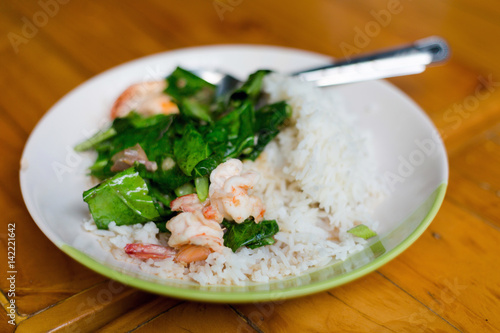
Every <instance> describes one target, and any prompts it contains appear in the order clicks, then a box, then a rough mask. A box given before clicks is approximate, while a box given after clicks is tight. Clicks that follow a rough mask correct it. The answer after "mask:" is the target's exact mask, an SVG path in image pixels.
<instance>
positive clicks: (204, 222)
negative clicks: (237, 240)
mask: <svg viewBox="0 0 500 333" xmlns="http://www.w3.org/2000/svg"><path fill="white" fill-rule="evenodd" d="M166 227H167V229H168V230H170V232H171V233H172V235H171V236H170V238H169V240H168V245H169V246H171V247H174V248H180V247H182V246H184V245H199V246H204V247H207V248H209V249H211V250H213V251H216V252H221V251H222V249H223V245H222V244H223V243H224V241H223V240H222V236H223V235H224V233H223V231H222V229H221V226H220V224H219V223H217V222H215V221H214V220H209V219H206V218H205V217H204V216H203V214H202V213H201V211H194V212H183V213H180V214H179V215H177V216H175V217H173V218H172V219H171V220H170V221H168V222H167V225H166Z"/></svg>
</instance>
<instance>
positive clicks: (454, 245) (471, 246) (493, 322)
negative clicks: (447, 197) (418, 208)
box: [380, 201, 500, 332]
mask: <svg viewBox="0 0 500 333" xmlns="http://www.w3.org/2000/svg"><path fill="white" fill-rule="evenodd" d="M499 251H500V231H499V230H498V229H494V228H492V227H491V226H490V225H489V224H487V223H484V222H483V221H482V220H480V219H478V218H477V217H474V216H472V215H471V214H470V213H469V212H467V211H466V210H464V209H463V208H461V207H459V206H457V205H456V204H454V203H450V202H449V201H445V203H444V204H443V207H442V208H441V211H440V213H439V214H438V216H437V218H436V220H435V221H434V222H433V223H432V224H431V226H430V227H429V229H428V230H427V231H426V232H425V233H424V234H423V235H422V237H421V238H420V239H419V240H418V241H417V242H416V243H415V244H414V245H412V246H411V247H410V248H409V249H408V250H407V251H406V252H404V253H403V254H402V255H401V256H399V257H397V258H396V259H395V260H393V261H392V262H391V263H390V264H389V265H386V266H384V267H382V268H381V269H380V272H381V273H382V274H383V275H384V276H386V277H387V278H388V279H390V280H391V281H393V282H394V283H395V284H397V285H398V286H400V287H401V288H403V289H404V290H405V291H407V292H408V293H409V294H410V295H412V297H414V298H415V299H417V300H418V301H419V302H422V303H423V304H425V305H426V306H427V307H428V308H429V309H431V310H432V311H433V312H434V313H436V314H438V315H439V316H441V317H443V318H444V319H445V320H447V321H448V322H449V323H450V324H451V325H453V326H454V327H456V328H458V329H459V330H460V331H463V332H497V331H499V328H500V318H499V317H498V315H497V314H498V311H499V309H500V298H499V296H498V295H500V271H498V269H497V267H498V253H499ZM398 302H399V301H398ZM425 315H426V312H420V311H419V312H417V313H416V314H415V315H414V316H413V317H412V324H414V325H416V326H417V327H418V328H419V329H421V330H422V331H426V330H427V329H428V328H429V327H433V326H434V324H435V322H436V321H435V320H429V319H428V318H425Z"/></svg>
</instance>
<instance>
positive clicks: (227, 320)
mask: <svg viewBox="0 0 500 333" xmlns="http://www.w3.org/2000/svg"><path fill="white" fill-rule="evenodd" d="M165 330H167V331H168V332H173V333H175V332H211V331H216V332H231V333H233V332H255V330H254V329H253V328H252V327H251V326H250V325H249V324H248V323H247V322H245V320H243V319H242V318H241V317H240V316H238V314H237V313H236V312H234V311H233V310H232V309H231V308H230V307H229V306H228V305H218V304H203V303H192V302H186V303H182V304H180V305H178V306H176V307H172V308H171V309H170V310H168V311H167V312H165V313H163V314H161V315H159V316H158V317H155V318H153V319H151V320H150V321H148V322H145V323H144V324H143V325H142V326H139V327H138V328H137V329H135V330H133V332H137V333H138V332H160V331H165Z"/></svg>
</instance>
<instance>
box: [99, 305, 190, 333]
mask: <svg viewBox="0 0 500 333" xmlns="http://www.w3.org/2000/svg"><path fill="white" fill-rule="evenodd" d="M182 302H183V301H180V300H176V299H173V298H166V297H161V296H158V297H156V298H154V299H153V300H152V301H150V302H148V303H145V304H143V305H142V306H140V307H136V308H135V309H133V310H131V311H129V312H127V314H126V316H120V317H117V318H116V319H115V320H113V321H111V322H110V323H108V324H106V325H105V326H103V327H101V328H100V329H99V330H97V331H96V332H100V333H105V332H109V333H114V332H129V331H133V330H134V329H136V328H138V327H140V326H142V325H144V324H145V323H146V322H148V321H149V320H152V319H154V318H155V317H157V316H159V315H161V314H162V313H165V312H167V311H169V310H170V309H172V308H173V307H174V306H177V305H179V304H180V303H182Z"/></svg>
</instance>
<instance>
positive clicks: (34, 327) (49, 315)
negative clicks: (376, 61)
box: [16, 280, 154, 332]
mask: <svg viewBox="0 0 500 333" xmlns="http://www.w3.org/2000/svg"><path fill="white" fill-rule="evenodd" d="M153 298H154V296H153V295H151V294H148V293H145V292H140V291H137V290H135V289H133V288H129V287H125V286H124V285H121V284H119V283H117V282H114V281H110V280H107V281H105V282H103V283H100V284H98V285H96V286H94V287H92V288H90V289H87V290H85V291H83V292H81V293H78V294H76V295H74V296H72V297H70V298H68V299H66V300H64V301H63V302H60V303H58V304H56V305H54V306H52V307H50V308H48V309H46V310H44V311H42V312H40V313H38V314H36V315H34V316H32V317H29V318H28V319H26V320H24V321H22V322H21V323H20V324H19V325H18V327H17V330H16V332H47V331H51V332H73V331H75V330H77V331H83V332H94V331H95V330H96V329H98V328H100V327H101V326H103V325H105V324H106V323H107V322H109V321H110V320H113V319H114V318H117V317H119V316H121V315H123V314H124V313H127V312H128V311H130V310H131V309H133V308H135V307H140V306H141V305H142V304H143V303H145V302H148V301H150V300H151V299H153Z"/></svg>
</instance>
